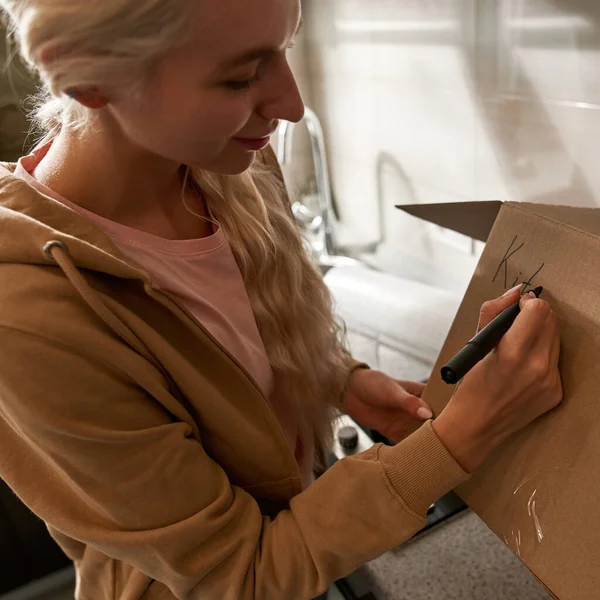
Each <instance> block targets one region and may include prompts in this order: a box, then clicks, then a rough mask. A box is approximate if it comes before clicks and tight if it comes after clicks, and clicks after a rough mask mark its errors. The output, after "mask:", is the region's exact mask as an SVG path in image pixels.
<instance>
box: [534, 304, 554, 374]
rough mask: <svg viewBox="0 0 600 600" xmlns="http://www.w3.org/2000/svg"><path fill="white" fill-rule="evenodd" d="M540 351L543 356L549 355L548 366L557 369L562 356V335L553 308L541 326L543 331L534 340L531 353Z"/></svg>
mask: <svg viewBox="0 0 600 600" xmlns="http://www.w3.org/2000/svg"><path fill="white" fill-rule="evenodd" d="M536 351H539V352H540V353H541V354H542V355H543V356H547V357H548V367H549V368H551V369H556V367H557V365H558V359H559V356H560V335H559V333H558V328H557V323H556V315H555V314H554V312H553V311H552V310H550V311H549V312H548V316H547V317H546V320H545V321H544V323H543V325H542V326H541V331H540V333H539V334H538V336H537V339H536V340H535V341H534V343H533V345H532V348H531V350H530V352H531V353H533V352H536Z"/></svg>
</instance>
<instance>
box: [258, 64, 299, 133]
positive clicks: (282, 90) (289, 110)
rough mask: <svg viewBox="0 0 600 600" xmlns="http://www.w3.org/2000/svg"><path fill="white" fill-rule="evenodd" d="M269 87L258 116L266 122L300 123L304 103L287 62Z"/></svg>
mask: <svg viewBox="0 0 600 600" xmlns="http://www.w3.org/2000/svg"><path fill="white" fill-rule="evenodd" d="M270 87H271V89H270V94H269V97H268V99H266V100H265V101H263V102H262V103H261V105H260V106H259V111H258V112H259V114H260V116H261V117H262V118H263V119H266V120H268V121H277V120H280V121H291V122H292V123H298V122H299V121H301V120H302V117H304V102H303V101H302V96H301V94H300V90H299V89H298V84H297V83H296V79H295V78H294V75H293V73H292V70H291V69H290V66H289V64H288V63H287V61H286V62H285V64H284V65H282V70H281V71H280V73H279V77H277V78H276V79H275V78H274V80H273V82H272V83H271V86H270Z"/></svg>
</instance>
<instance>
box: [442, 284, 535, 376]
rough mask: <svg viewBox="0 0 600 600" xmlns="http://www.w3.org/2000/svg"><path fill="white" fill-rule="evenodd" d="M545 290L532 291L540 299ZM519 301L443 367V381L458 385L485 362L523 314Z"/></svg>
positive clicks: (503, 312)
mask: <svg viewBox="0 0 600 600" xmlns="http://www.w3.org/2000/svg"><path fill="white" fill-rule="evenodd" d="M543 290H544V288H543V287H542V286H540V287H536V288H535V289H534V290H531V291H532V292H533V293H534V294H535V295H536V296H537V297H538V298H539V297H540V295H541V293H542V291H543ZM519 301H520V299H519V300H517V302H515V303H514V304H511V306H509V307H508V308H505V309H504V310H503V311H502V312H501V313H500V314H499V315H498V316H497V317H496V318H495V319H493V320H492V321H491V322H490V323H488V324H487V325H486V326H485V327H484V328H483V329H482V330H481V331H480V332H479V333H478V334H477V335H476V336H475V337H474V338H473V339H472V340H470V341H468V342H467V344H466V346H465V347H464V348H463V349H462V350H461V351H460V352H459V353H458V354H457V355H456V356H454V358H452V359H450V360H449V361H448V362H447V363H446V365H445V366H443V367H442V379H443V380H444V381H445V382H446V383H451V384H454V383H458V382H459V381H460V380H461V379H462V378H463V377H464V376H465V375H466V374H467V373H468V372H469V371H470V370H471V369H472V368H473V367H474V366H475V365H476V364H477V363H478V362H479V361H480V360H483V359H484V358H485V357H486V356H487V355H488V354H489V353H490V352H491V351H492V350H493V349H494V348H495V347H496V346H497V345H498V344H499V343H500V340H501V339H502V336H503V335H504V334H505V333H506V332H507V331H508V330H509V329H510V326H511V325H512V324H513V323H514V321H515V319H516V318H517V315H518V314H519V313H520V312H521V309H520V307H519Z"/></svg>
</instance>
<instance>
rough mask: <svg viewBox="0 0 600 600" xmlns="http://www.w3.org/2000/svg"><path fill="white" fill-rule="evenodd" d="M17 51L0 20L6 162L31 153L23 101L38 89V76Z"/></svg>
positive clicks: (1, 150)
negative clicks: (35, 75) (32, 73)
mask: <svg viewBox="0 0 600 600" xmlns="http://www.w3.org/2000/svg"><path fill="white" fill-rule="evenodd" d="M15 54H16V50H15V48H14V46H13V45H12V44H10V43H9V42H8V40H7V37H6V27H5V26H4V25H3V24H2V22H1V21H0V160H4V161H14V160H17V158H19V157H20V156H22V155H23V154H27V151H28V149H29V145H28V140H27V134H28V132H29V121H28V120H27V118H26V116H25V109H24V106H23V102H24V101H25V99H26V98H27V97H28V96H29V95H31V94H35V92H36V91H37V89H36V81H35V79H34V78H33V77H32V75H31V74H30V73H29V71H28V70H27V69H25V67H24V66H23V63H22V62H21V61H20V60H19V57H18V56H16V55H15ZM30 141H31V140H29V142H30Z"/></svg>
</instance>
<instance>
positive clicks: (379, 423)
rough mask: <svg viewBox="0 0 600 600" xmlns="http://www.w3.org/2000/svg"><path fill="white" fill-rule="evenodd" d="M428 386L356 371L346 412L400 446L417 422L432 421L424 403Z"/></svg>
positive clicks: (347, 387) (429, 411)
mask: <svg viewBox="0 0 600 600" xmlns="http://www.w3.org/2000/svg"><path fill="white" fill-rule="evenodd" d="M424 389H425V386H424V385H423V384H422V383H417V382H416V381H396V380H395V379H392V378H391V377H388V376H387V375H386V374H385V373H381V372H380V371H371V370H369V369H360V368H359V369H356V370H355V371H354V372H353V373H352V375H351V376H350V379H349V381H348V385H347V386H346V391H345V393H344V398H343V404H344V410H345V412H346V413H347V414H348V415H350V416H351V417H352V418H353V419H354V420H355V421H357V422H359V423H360V424H361V425H364V426H365V427H370V428H372V429H375V430H376V431H378V432H379V433H381V434H382V435H385V436H386V437H388V438H390V439H391V440H393V441H394V442H399V441H401V440H402V439H404V437H406V434H407V432H408V428H409V426H410V425H411V424H412V423H414V422H415V421H416V420H417V421H425V420H427V419H430V418H431V417H432V412H431V409H430V408H429V406H428V405H427V404H426V403H425V402H424V401H423V400H421V394H422V393H423V390H424Z"/></svg>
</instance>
